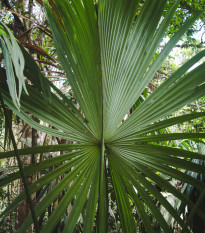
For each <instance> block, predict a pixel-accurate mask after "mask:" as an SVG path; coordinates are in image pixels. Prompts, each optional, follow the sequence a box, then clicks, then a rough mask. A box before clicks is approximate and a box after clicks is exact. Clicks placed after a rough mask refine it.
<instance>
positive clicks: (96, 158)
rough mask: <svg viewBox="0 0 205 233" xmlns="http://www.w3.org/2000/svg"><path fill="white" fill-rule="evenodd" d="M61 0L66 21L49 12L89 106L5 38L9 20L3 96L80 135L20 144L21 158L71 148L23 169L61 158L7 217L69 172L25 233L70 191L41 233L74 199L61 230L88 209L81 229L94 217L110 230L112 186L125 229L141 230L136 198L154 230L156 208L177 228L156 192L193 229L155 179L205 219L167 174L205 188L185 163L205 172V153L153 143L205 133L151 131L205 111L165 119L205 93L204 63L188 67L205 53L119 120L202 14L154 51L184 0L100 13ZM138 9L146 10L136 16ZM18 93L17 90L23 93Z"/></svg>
mask: <svg viewBox="0 0 205 233" xmlns="http://www.w3.org/2000/svg"><path fill="white" fill-rule="evenodd" d="M54 2H55V5H56V7H57V10H58V12H59V15H60V16H61V22H59V20H58V18H57V17H56V15H55V14H54V12H53V11H52V9H51V7H50V5H49V3H48V1H44V7H45V10H46V14H47V19H48V21H49V24H50V27H51V29H52V33H53V37H54V42H55V46H56V49H57V51H58V56H59V60H60V62H61V64H62V66H63V68H64V70H65V73H66V75H67V78H68V81H69V83H70V85H71V87H72V90H73V92H74V95H75V98H76V100H77V102H78V103H79V105H80V108H81V110H82V112H83V114H82V113H81V112H80V111H79V110H78V109H77V108H76V107H75V106H74V105H73V103H72V102H71V101H70V100H69V99H68V98H67V97H66V96H65V95H64V94H63V93H61V92H60V91H59V90H58V88H56V87H55V86H54V85H53V84H52V83H51V82H49V81H48V80H47V79H46V78H45V77H44V76H43V75H42V74H41V72H40V70H39V68H38V66H37V65H36V64H35V62H34V61H33V59H32V58H31V56H30V55H29V54H28V53H27V52H26V51H25V50H24V49H23V48H21V47H20V50H19V47H18V45H17V44H16V42H15V40H13V39H12V38H13V37H12V35H10V38H11V40H9V39H8V38H7V36H6V35H5V31H6V33H7V34H9V30H8V29H6V28H5V27H4V32H3V30H2V29H1V34H2V36H1V47H2V48H3V50H4V54H5V61H6V64H7V68H8V69H7V70H6V72H7V73H5V71H4V70H3V69H2V68H1V73H0V77H1V87H0V91H1V94H2V96H3V102H4V103H5V104H6V105H7V106H8V107H9V108H10V109H11V110H12V111H13V112H14V113H15V114H17V115H18V116H19V117H20V118H21V119H22V120H23V121H25V122H26V123H28V124H29V125H31V126H32V127H33V128H36V129H37V130H40V131H42V132H45V133H48V134H50V135H52V136H56V137H60V138H64V139H66V140H69V141H75V142H76V143H75V144H69V143H68V144H64V145H52V146H39V147H32V148H26V149H20V150H18V154H19V156H22V155H28V154H31V153H32V154H33V153H46V152H54V151H67V152H66V153H65V154H63V155H59V156H57V157H54V158H52V159H47V160H45V161H43V162H39V163H37V164H34V165H30V166H28V167H26V168H24V169H23V175H25V176H27V175H29V174H32V173H35V172H38V171H44V170H46V169H48V168H50V167H52V166H53V165H56V164H58V166H56V168H55V169H53V170H51V171H50V172H48V173H46V174H45V175H44V176H42V177H41V178H40V179H39V180H37V181H35V183H34V184H32V185H30V186H29V187H27V188H28V192H22V193H21V194H20V195H19V196H17V197H16V199H15V200H14V201H13V202H12V203H11V204H10V205H9V206H8V207H7V208H6V209H5V210H4V211H3V213H2V214H1V217H3V216H6V215H7V214H8V213H9V211H11V210H13V209H14V208H15V207H16V206H17V205H18V204H19V203H20V202H22V201H23V200H25V198H29V197H28V196H29V195H31V194H32V193H34V192H37V191H38V190H40V189H42V188H43V187H45V186H46V185H47V184H49V183H50V182H51V181H52V180H54V179H55V178H57V177H59V176H60V175H62V174H64V178H63V179H62V180H61V181H60V182H59V183H58V184H57V185H56V186H55V187H54V188H53V189H52V190H51V191H50V192H49V193H47V194H46V195H44V197H42V199H41V200H40V201H39V203H38V204H37V205H36V206H35V208H34V212H33V214H32V216H31V215H29V216H28V217H27V218H26V220H25V221H24V223H23V224H22V226H21V227H20V229H19V230H18V232H25V231H26V229H28V227H29V226H30V225H31V224H32V223H33V221H34V222H36V219H37V218H39V216H40V215H41V214H42V213H43V212H44V211H45V210H46V208H47V207H48V206H49V205H50V204H51V203H52V202H53V200H55V198H56V197H57V196H58V195H59V194H60V193H62V192H63V191H64V196H63V197H62V199H61V201H60V202H59V204H58V206H57V207H56V208H55V210H54V211H53V213H52V214H51V216H50V217H49V218H48V221H47V222H46V223H45V225H44V226H43V228H42V232H53V230H54V228H55V226H56V225H57V224H58V222H59V221H61V220H62V218H63V216H64V214H65V212H66V210H67V207H68V205H69V204H70V203H71V202H72V204H73V205H72V209H71V212H70V214H69V216H67V219H66V220H65V224H64V228H63V230H62V232H73V231H74V229H75V226H76V223H77V222H78V220H79V216H80V215H81V213H82V211H83V212H84V219H83V232H92V230H93V226H94V225H95V226H96V228H97V232H108V209H109V206H108V196H109V192H114V196H115V200H116V203H117V208H118V212H119V216H120V222H121V227H122V231H123V232H136V229H137V227H136V222H135V219H134V217H133V212H132V208H131V202H132V203H134V208H135V210H136V211H137V213H138V215H139V216H140V218H141V220H142V222H143V224H144V226H145V229H146V231H147V232H154V229H153V226H152V222H151V221H150V218H149V216H148V212H151V213H152V214H153V216H154V218H155V219H156V221H157V222H158V224H159V225H160V227H161V229H162V230H163V231H164V232H172V230H171V229H170V227H169V225H168V223H167V222H166V221H165V219H164V218H163V216H162V214H161V212H160V210H159V208H158V207H157V206H156V203H155V202H154V201H153V197H154V198H155V200H157V201H158V202H159V203H160V205H162V206H163V207H164V208H165V209H166V210H167V211H168V212H169V213H170V214H171V216H172V217H173V218H174V219H175V221H176V222H177V223H178V224H179V225H180V226H181V228H182V232H190V231H191V230H190V228H189V222H187V223H186V222H185V221H183V220H182V219H181V218H180V216H179V214H178V212H177V210H176V209H175V208H174V207H173V206H171V204H170V203H169V202H168V201H167V200H166V198H165V197H164V196H163V195H162V194H161V192H160V191H159V188H157V187H160V188H161V189H163V190H166V191H167V192H170V193H172V194H173V195H174V196H175V197H176V198H177V199H179V200H180V201H181V202H182V203H184V204H185V205H187V206H188V207H189V208H190V209H192V210H193V211H195V212H196V214H198V215H199V216H200V217H201V218H202V219H203V220H204V221H205V213H203V212H202V211H201V210H200V209H199V208H196V206H195V204H194V203H193V202H192V201H191V200H189V199H188V198H187V196H186V195H184V194H183V193H181V192H180V191H179V190H177V189H176V188H175V187H174V186H172V185H171V184H170V183H169V181H168V180H167V179H166V178H165V176H163V175H166V176H169V177H170V178H176V179H178V180H180V181H182V182H183V183H187V184H190V185H192V186H194V187H196V188H198V189H200V190H201V193H202V194H201V195H204V193H205V191H204V190H205V184H204V183H203V182H201V181H200V180H197V179H195V178H194V177H192V176H190V175H189V174H187V173H185V172H184V170H186V171H193V172H197V173H200V174H203V175H205V169H204V167H203V166H200V165H199V164H196V163H193V162H192V161H193V159H200V160H204V159H205V157H204V155H201V154H199V153H194V152H189V151H185V150H181V149H177V148H171V147H165V146H160V145H156V144H157V142H160V141H168V140H179V139H185V138H204V137H205V133H174V134H170V133H169V134H158V135H157V134H156V135H154V136H153V134H152V135H151V134H150V133H153V132H157V131H158V130H160V129H164V128H167V127H169V126H172V125H175V124H180V123H182V122H184V121H189V120H191V119H194V118H198V117H202V116H205V112H195V113H192V114H188V115H184V116H180V117H173V118H169V119H166V117H167V116H170V114H171V113H173V112H174V111H176V110H178V109H179V108H181V107H183V106H184V105H186V104H188V103H190V102H192V101H194V100H195V99H197V98H199V97H201V96H203V95H204V91H205V83H204V82H205V78H204V77H205V64H201V65H199V66H197V67H196V68H194V69H192V70H191V69H190V68H191V67H192V66H193V65H194V64H196V62H198V61H199V60H200V59H201V58H203V57H204V55H205V51H202V52H200V53H198V54H197V55H196V56H195V57H193V58H192V59H191V60H189V61H188V62H186V63H185V64H184V65H183V66H182V67H180V68H179V69H178V70H177V71H175V72H174V73H173V74H172V75H171V76H170V77H169V78H168V79H167V80H166V81H165V82H164V83H163V84H161V85H160V86H159V88H157V89H156V90H155V91H154V92H153V93H152V94H151V95H150V96H149V97H148V98H147V99H146V100H145V101H144V102H142V103H141V104H140V105H139V106H138V107H137V108H136V109H135V111H134V112H133V113H132V114H131V115H130V116H129V117H128V118H127V119H126V120H125V121H124V122H122V120H123V118H124V117H125V116H126V114H127V113H128V111H129V110H130V108H131V107H132V106H133V105H134V104H135V103H136V101H137V100H138V98H139V97H140V95H141V93H142V92H143V91H144V89H145V88H146V87H147V85H148V84H149V82H150V81H151V79H152V78H153V76H154V74H155V73H156V72H157V70H158V69H159V68H160V66H161V64H162V63H163V61H164V60H165V58H166V57H167V56H168V54H169V52H170V51H171V50H172V48H173V47H174V46H175V44H176V43H177V42H178V41H179V39H180V38H181V36H182V35H183V34H184V33H185V32H186V30H188V28H189V27H190V26H191V25H192V24H193V23H194V22H195V20H196V19H197V18H198V17H199V16H200V14H201V12H199V13H198V14H197V15H195V16H193V17H192V18H191V19H188V20H187V21H186V22H185V23H184V25H183V26H182V28H181V29H180V30H179V31H178V32H177V33H176V34H175V35H174V36H173V37H172V38H171V39H170V41H169V42H168V43H167V44H166V46H165V47H164V48H163V49H162V51H161V52H160V53H159V55H158V56H157V57H156V58H154V57H155V56H154V55H155V53H156V50H157V48H158V46H159V44H160V42H161V40H162V38H163V36H164V34H165V32H166V29H167V27H168V25H169V23H170V20H171V18H172V16H173V15H174V12H175V10H176V8H177V6H178V4H179V1H178V0H177V1H176V2H175V3H174V4H173V6H172V8H171V9H170V10H169V11H168V12H166V14H165V15H164V16H163V17H162V15H163V14H164V8H165V5H166V2H167V1H165V0H147V1H145V3H144V4H143V6H141V5H140V4H139V2H140V1H139V0H138V1H137V0H129V1H128V0H115V1H114V0H100V1H99V2H98V4H99V5H98V11H97V13H96V10H95V4H94V2H93V0H86V1H85V0H84V1H82V0H75V1H73V0H71V1H67V0H61V1H58V0H55V1H54ZM136 12H138V13H139V14H137V15H136ZM12 46H13V47H12ZM12 48H15V49H17V48H18V57H16V58H14V57H11V56H10V55H11V51H12ZM6 59H7V60H6ZM12 59H13V60H12ZM15 59H16V60H15ZM14 60H15V61H16V62H15V61H14ZM19 62H20V63H19ZM24 62H25V64H24ZM9 67H10V69H9ZM22 68H23V69H24V74H23V76H25V77H26V78H27V79H28V80H29V81H30V83H32V84H33V85H29V84H25V83H24V82H22V77H23V76H22V73H20V71H22ZM17 71H19V72H17ZM14 74H16V75H17V77H18V78H19V77H20V78H19V80H20V82H19V84H18V87H19V91H17V90H16V87H15V86H14V85H13V84H10V82H8V86H9V89H8V87H7V84H6V82H5V80H6V77H7V78H8V79H9V80H10V81H14V80H15V75H14ZM14 83H15V81H14ZM22 87H23V88H22ZM17 92H18V94H19V98H16V95H17V94H16V93H17ZM9 93H11V96H12V98H11V96H10V94H9ZM27 93H28V94H27ZM20 94H21V99H20ZM12 99H13V101H12ZM19 99H20V103H21V104H20V105H19V101H18V100H19ZM29 114H32V115H33V116H35V117H37V118H39V119H40V120H41V124H38V123H37V122H35V121H34V120H32V119H31V118H29ZM42 122H43V123H44V124H42ZM45 123H47V124H49V125H51V126H53V127H48V126H47V124H45ZM153 142H154V144H153ZM71 150H73V151H72V152H70V151H71ZM14 155H15V151H11V152H5V153H1V154H0V158H1V159H3V158H8V157H12V156H14ZM21 174H22V172H21V169H20V171H17V172H15V173H13V174H10V175H8V176H7V177H4V178H3V179H2V180H1V181H0V184H1V186H4V185H7V184H9V182H12V181H14V180H16V179H19V178H21ZM108 185H109V187H111V191H110V190H108ZM200 200H201V199H200ZM198 204H199V203H197V205H198ZM145 206H147V208H144V207H145ZM36 232H38V229H36Z"/></svg>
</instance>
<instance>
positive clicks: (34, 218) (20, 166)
mask: <svg viewBox="0 0 205 233" xmlns="http://www.w3.org/2000/svg"><path fill="white" fill-rule="evenodd" d="M0 101H1V105H2V108H3V110H4V115H5V121H6V125H7V126H8V129H9V134H10V137H11V141H12V144H13V148H14V153H15V156H16V158H17V161H18V167H19V172H20V174H21V178H22V180H23V184H24V189H25V193H26V197H27V200H28V204H29V208H30V211H31V215H32V218H33V223H34V227H35V230H36V233H40V230H39V225H38V220H37V218H36V214H35V211H34V207H33V203H32V199H31V195H30V192H29V188H28V184H27V182H26V176H25V174H24V170H23V165H22V163H21V159H20V156H19V154H18V149H17V145H16V141H15V138H14V134H13V131H12V128H11V124H10V122H9V118H8V115H7V111H6V107H5V104H4V100H3V97H2V94H1V91H0Z"/></svg>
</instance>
